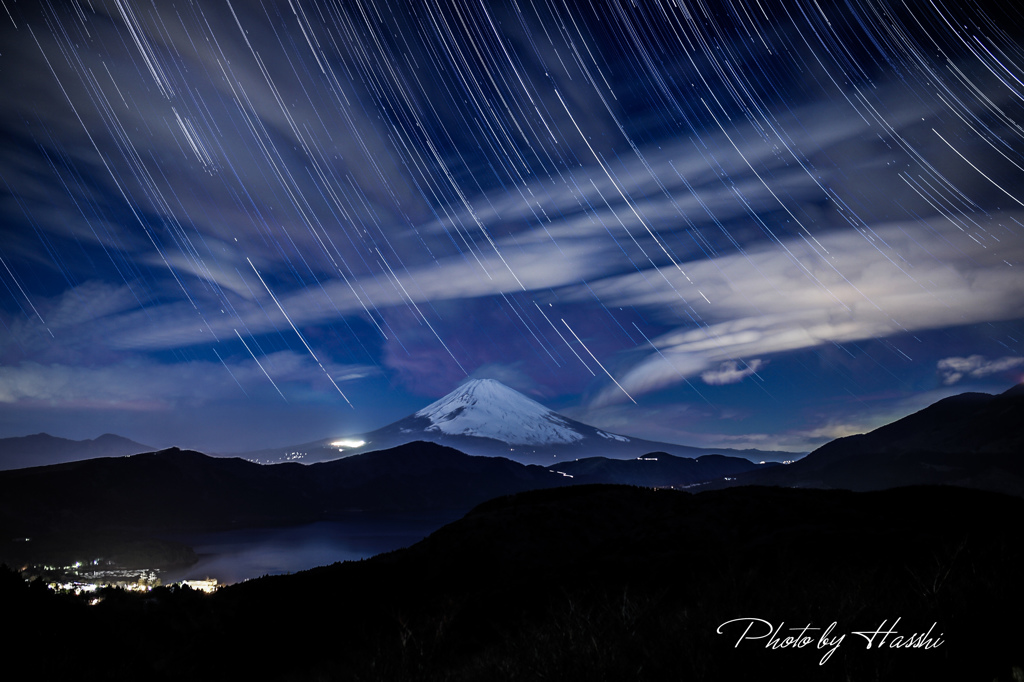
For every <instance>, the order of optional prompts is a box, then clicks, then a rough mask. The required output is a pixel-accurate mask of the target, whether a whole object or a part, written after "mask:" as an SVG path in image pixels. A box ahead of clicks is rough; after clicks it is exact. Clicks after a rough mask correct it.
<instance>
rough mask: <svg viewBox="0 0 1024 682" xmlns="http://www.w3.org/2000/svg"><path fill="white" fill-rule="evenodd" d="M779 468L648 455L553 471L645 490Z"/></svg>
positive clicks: (564, 464)
mask: <svg viewBox="0 0 1024 682" xmlns="http://www.w3.org/2000/svg"><path fill="white" fill-rule="evenodd" d="M778 466H782V465H781V464H777V463H770V464H764V465H755V464H752V463H751V462H750V461H749V460H746V459H742V458H739V457H724V456H722V455H703V456H701V457H697V458H690V457H676V456H675V455H670V454H668V453H666V452H652V453H649V454H647V455H644V456H643V457H639V458H637V459H608V458H607V457H587V458H585V459H578V460H575V461H572V462H561V463H559V464H555V465H553V466H552V467H551V468H552V469H553V470H554V471H559V472H562V473H564V474H566V475H569V476H572V477H573V482H574V483H577V484H578V483H622V484H627V485H638V486H644V487H649V488H663V487H676V488H685V487H688V486H693V485H697V484H701V483H706V482H708V481H715V480H723V479H725V478H730V477H734V476H736V475H738V474H740V473H743V472H747V471H759V470H762V469H771V468H775V467H778Z"/></svg>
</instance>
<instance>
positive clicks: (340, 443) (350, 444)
mask: <svg viewBox="0 0 1024 682" xmlns="http://www.w3.org/2000/svg"><path fill="white" fill-rule="evenodd" d="M364 445H366V441H365V440H353V439H349V438H344V439H342V440H336V441H334V442H333V443H331V447H332V448H361V447H363V446H364Z"/></svg>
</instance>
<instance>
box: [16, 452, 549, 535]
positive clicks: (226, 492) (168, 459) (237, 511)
mask: <svg viewBox="0 0 1024 682" xmlns="http://www.w3.org/2000/svg"><path fill="white" fill-rule="evenodd" d="M566 482H567V481H566V479H565V477H563V476H561V475H559V474H556V473H553V472H550V471H548V470H547V469H544V468H541V467H536V466H524V465H522V464H518V463H516V462H512V461H510V460H505V459H500V458H493V457H470V456H468V455H464V454H462V453H461V452H457V451H455V450H452V449H450V448H445V447H443V446H440V445H436V444H433V443H412V444H409V445H404V446H401V447H398V448H394V449H392V450H387V451H383V452H374V453H370V454H367V455H360V456H356V457H349V458H345V459H342V460H337V461H334V462H323V463H320V464H315V465H310V466H304V465H300V464H277V465H272V466H267V465H261V464H255V463H253V462H248V461H246V460H242V459H237V458H220V457H209V456H207V455H204V454H202V453H199V452H194V451H189V450H179V449H177V448H171V449H168V450H161V451H159V452H151V453H146V454H140V455H135V456H132V457H121V458H101V459H93V460H87V461H81V462H72V463H67V464H58V465H54V466H49V467H35V468H30V469H19V470H16V471H7V472H0V528H2V529H3V531H5V532H6V534H7V535H11V534H12V533H13V534H14V535H25V536H31V535H33V534H40V533H47V532H57V531H60V532H70V531H75V530H82V529H90V528H115V529H123V530H133V531H141V530H146V531H156V530H214V529H226V528H236V527H259V526H279V525H289V524H297V523H307V522H312V521H317V520H323V519H329V518H332V517H334V516H338V515H342V514H346V513H351V512H391V511H408V510H416V511H421V510H422V511H427V510H437V509H449V510H457V511H461V512H463V513H464V512H465V511H466V510H468V509H470V508H471V507H472V506H473V505H475V504H479V503H480V502H483V501H484V500H487V499H490V498H492V497H495V496H497V495H505V494H509V493H512V492H519V491H522V490H529V489H534V488H544V487H550V486H558V485H564V484H565V483H566Z"/></svg>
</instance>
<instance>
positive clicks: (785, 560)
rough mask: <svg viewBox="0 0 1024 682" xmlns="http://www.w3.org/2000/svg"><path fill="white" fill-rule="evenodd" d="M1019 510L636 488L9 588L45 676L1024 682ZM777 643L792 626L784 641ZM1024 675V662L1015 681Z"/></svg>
mask: <svg viewBox="0 0 1024 682" xmlns="http://www.w3.org/2000/svg"><path fill="white" fill-rule="evenodd" d="M1022 522H1024V500H1022V499H1020V498H1016V497H1010V496H1004V495H1001V494H998V493H991V492H983V491H975V490H966V489H961V488H953V487H912V488H900V489H894V490H889V491H881V492H869V493H852V492H846V491H834V490H833V491H823V490H795V489H780V488H756V487H755V488H733V489H729V490H722V491H710V492H704V493H700V494H696V495H694V494H688V493H685V492H677V491H666V490H650V489H640V488H633V487H628V486H603V485H602V486H579V487H571V488H563V489H552V490H543V491H534V492H528V493H520V494H517V495H514V496H510V497H503V498H499V499H496V500H492V501H490V502H487V503H484V504H482V505H480V506H478V507H477V508H476V509H475V510H473V511H472V512H471V513H470V514H469V515H467V516H466V517H465V518H463V519H461V520H460V521H457V522H455V523H453V524H450V525H449V526H446V527H444V528H442V529H441V530H439V531H437V532H436V533H434V534H433V535H432V536H430V537H429V538H427V539H426V540H424V541H423V542H420V543H418V544H417V545H414V546H413V547H411V548H408V549H405V550H399V551H396V552H392V553H390V554H386V555H381V556H378V557H375V558H373V559H369V560H366V561H361V562H353V563H345V564H335V565H332V566H327V567H323V568H318V569H314V570H311V571H306V572H303V573H299V574H295V575H290V576H276V577H265V578H262V579H258V580H252V581H249V582H246V583H242V584H238V585H234V586H231V587H228V588H225V589H222V590H220V591H219V592H218V593H216V594H214V595H212V596H205V595H201V594H198V593H195V592H192V591H191V590H187V589H180V588H177V589H169V588H158V589H156V590H154V591H153V592H151V593H150V594H149V595H145V596H140V595H134V594H128V593H124V592H121V591H119V590H108V591H106V593H105V595H104V597H105V598H104V600H103V601H102V602H101V603H99V604H98V605H96V606H87V605H86V604H85V603H84V601H82V600H78V599H76V598H74V597H71V596H67V595H57V594H53V593H51V592H49V591H48V590H47V589H45V587H43V586H41V585H38V584H32V585H30V584H27V583H24V582H23V581H22V580H21V578H20V577H19V576H17V575H16V574H14V573H11V572H5V573H3V575H2V578H3V587H2V588H0V589H2V591H3V599H4V604H5V615H6V619H7V620H8V622H10V623H14V624H17V626H16V628H15V634H14V635H13V638H12V637H9V638H8V641H7V644H8V646H10V647H11V648H10V649H9V650H10V651H16V652H18V658H19V659H20V660H24V661H31V662H32V666H33V669H34V677H36V678H38V679H78V680H83V679H111V680H138V679H165V680H177V679H201V680H215V679H216V680H223V679H278V680H314V679H354V680H360V679H366V680H371V679H372V680H407V679H424V680H481V679H487V680H513V679H558V680H624V679H649V680H662V679H664V680H688V679H707V680H723V679H821V680H846V679H854V680H861V679H865V680H866V679H882V680H888V679H961V680H971V679H976V680H985V681H986V682H989V681H991V680H1011V679H1014V675H1015V674H1018V675H1019V672H1020V670H1021V669H1022V668H1024V650H1022V649H1021V648H1020V642H1022V641H1024V620H1022V619H1021V618H1020V614H1021V613H1022V612H1024V611H1022V610H1024V581H1022V580H1021V578H1020V566H1022V565H1024V546H1022V544H1021V543H1020V541H1019V538H1020V533H1019V529H1020V528H1021V523H1022ZM737 618H760V619H763V620H765V621H769V622H771V623H772V624H774V625H779V624H785V627H786V628H789V627H796V628H800V627H803V626H806V625H810V626H813V627H819V628H825V627H827V626H828V625H829V624H831V623H833V622H835V623H836V626H835V628H836V629H835V632H843V633H851V632H853V631H861V632H866V631H871V630H873V629H877V628H878V627H880V625H883V624H885V623H888V624H889V625H890V626H891V625H892V623H893V622H894V620H895V619H897V618H899V619H900V621H899V626H898V629H899V634H901V635H911V634H913V633H924V632H925V631H927V630H929V628H931V627H933V626H934V634H936V635H938V634H939V633H941V640H942V643H941V645H939V646H935V647H932V648H921V647H918V648H901V649H890V648H879V647H878V646H877V644H878V641H877V640H876V642H875V644H876V646H875V647H873V648H872V649H870V650H869V649H867V648H866V646H865V644H866V641H867V640H866V638H865V637H863V636H855V635H851V634H847V635H846V639H845V641H844V642H843V643H842V645H841V646H839V647H838V648H837V649H836V650H835V651H834V652H833V654H832V655H831V656H830V657H829V659H828V660H827V661H825V662H824V663H823V664H822V663H821V662H820V659H821V658H822V655H823V653H824V652H823V651H821V650H818V649H817V648H815V646H814V645H812V646H810V647H807V648H804V649H793V648H779V649H772V648H766V646H765V644H766V643H767V642H768V640H767V639H765V640H759V641H748V642H742V643H739V644H737V641H736V639H737V637H738V634H739V632H738V630H736V629H732V630H727V631H725V632H724V634H718V633H717V630H718V629H719V628H720V626H722V624H723V623H726V622H727V621H730V620H732V619H737ZM782 634H783V635H785V634H789V633H787V632H783V633H782ZM1015 670H1016V672H1015Z"/></svg>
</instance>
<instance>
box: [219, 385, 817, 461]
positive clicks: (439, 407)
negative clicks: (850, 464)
mask: <svg viewBox="0 0 1024 682" xmlns="http://www.w3.org/2000/svg"><path fill="white" fill-rule="evenodd" d="M414 441H428V442H433V443H439V444H441V445H446V446H448V447H452V448H455V449H457V450H460V451H462V452H465V453H467V454H470V455H481V456H488V457H507V458H508V459H512V460H515V461H517V462H521V463H524V464H541V465H544V466H549V465H552V464H561V463H563V462H569V461H573V460H576V459H583V458H587V457H605V458H609V459H636V458H638V457H641V456H643V455H646V454H648V453H652V452H667V453H670V454H672V455H675V456H678V457H690V458H694V457H700V456H702V455H710V454H719V455H726V456H730V457H739V458H744V459H747V460H750V461H754V462H761V461H783V460H792V459H794V458H796V457H799V456H801V455H802V453H792V452H777V451H762V450H734V449H730V448H702V447H692V446H688V445H674V444H671V443H660V442H657V441H650V440H644V439H642V438H635V437H633V436H624V435H621V434H617V433H611V432H609V431H604V430H602V429H598V428H595V427H593V426H589V425H587V424H584V423H582V422H578V421H575V420H573V419H570V418H569V417H566V416H564V415H561V414H558V413H557V412H554V411H552V410H549V409H548V408H546V407H544V406H543V405H541V404H540V403H538V402H536V401H535V400H532V399H531V398H528V397H526V396H525V395H523V394H521V393H519V392H518V391H515V390H513V389H511V388H509V387H508V386H505V385H504V384H502V383H500V382H498V381H495V380H493V379H476V380H473V381H469V382H467V383H465V384H463V385H462V386H459V387H458V388H456V389H455V390H454V391H452V392H451V393H449V394H448V395H446V396H444V397H443V398H441V399H439V400H437V401H435V402H433V403H431V404H430V405H428V406H426V407H424V408H423V409H422V410H419V411H418V412H416V413H415V414H412V415H409V416H408V417H405V418H404V419H401V420H399V421H397V422H395V423H393V424H389V425H387V426H384V427H382V428H380V429H377V430H375V431H371V432H369V433H365V434H357V435H354V436H349V437H347V438H342V439H326V440H319V441H313V442H310V443H304V444H302V445H294V446H289V447H282V448H270V449H266V450H258V451H252V452H244V453H239V455H238V456H240V457H243V458H245V459H250V460H252V461H256V462H261V463H274V462H286V461H301V462H307V463H308V462H321V461H327V460H332V459H337V458H339V457H346V456H349V455H351V454H353V453H359V452H367V451H370V450H383V449H387V448H392V447H395V446H398V445H402V444H405V443H409V442H414Z"/></svg>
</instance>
